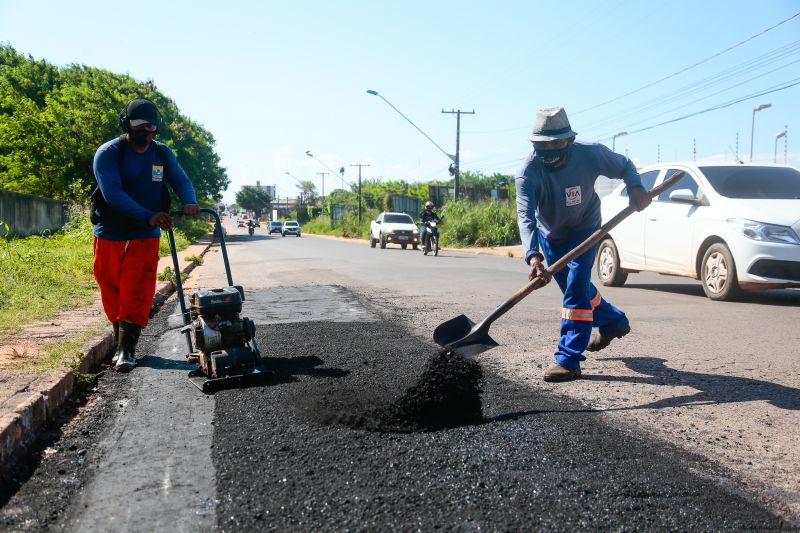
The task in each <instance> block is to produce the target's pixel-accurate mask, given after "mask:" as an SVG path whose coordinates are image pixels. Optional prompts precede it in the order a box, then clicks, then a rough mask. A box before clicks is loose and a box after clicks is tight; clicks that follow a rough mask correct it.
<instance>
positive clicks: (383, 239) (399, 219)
mask: <svg viewBox="0 0 800 533" xmlns="http://www.w3.org/2000/svg"><path fill="white" fill-rule="evenodd" d="M377 243H380V245H381V248H386V245H387V244H389V243H393V244H399V245H400V246H401V247H402V248H403V250H405V249H406V248H408V245H409V244H410V245H411V246H412V247H413V248H414V249H415V250H416V249H417V247H418V246H419V228H418V227H417V225H416V224H415V223H414V219H413V218H411V217H410V216H409V215H407V214H405V213H381V214H380V215H378V218H376V219H375V220H373V221H372V222H371V223H370V225H369V245H370V246H371V247H372V248H375V245H376V244H377Z"/></svg>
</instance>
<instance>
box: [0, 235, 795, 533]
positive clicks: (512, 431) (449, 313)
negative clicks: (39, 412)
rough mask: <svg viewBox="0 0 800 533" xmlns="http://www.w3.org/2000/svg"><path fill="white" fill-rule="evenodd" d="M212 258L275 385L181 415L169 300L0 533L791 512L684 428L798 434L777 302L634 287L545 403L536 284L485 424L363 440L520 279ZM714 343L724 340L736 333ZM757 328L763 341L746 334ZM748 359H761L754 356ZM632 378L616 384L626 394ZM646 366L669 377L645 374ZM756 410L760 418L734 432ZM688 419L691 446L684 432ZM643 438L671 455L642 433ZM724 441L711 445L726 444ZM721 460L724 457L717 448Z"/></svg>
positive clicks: (200, 403)
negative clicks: (762, 427) (627, 319)
mask: <svg viewBox="0 0 800 533" xmlns="http://www.w3.org/2000/svg"><path fill="white" fill-rule="evenodd" d="M257 231H258V230H257ZM229 254H230V258H231V264H232V267H233V270H234V272H233V275H234V281H235V282H236V283H237V284H241V285H244V286H245V288H246V293H247V296H248V301H247V302H246V305H245V313H244V314H245V315H246V316H249V317H250V318H251V319H253V320H254V321H255V322H256V324H257V333H258V341H259V345H260V347H261V349H262V350H263V351H264V352H265V353H266V354H267V355H268V358H269V359H268V360H269V362H270V365H271V368H272V369H273V370H274V371H275V373H276V375H275V379H274V380H273V382H272V383H271V384H270V385H269V386H265V387H253V388H245V389H240V390H228V391H221V392H219V393H217V394H216V395H215V396H213V397H210V396H204V395H202V394H200V393H199V391H197V390H196V389H195V388H194V387H192V386H191V385H190V384H188V383H187V381H186V372H187V370H188V367H187V365H186V364H185V362H184V360H183V353H184V351H185V347H184V344H183V339H182V337H181V336H180V335H179V334H178V333H177V330H176V328H177V317H176V316H172V317H171V318H170V316H169V314H170V313H172V312H174V309H175V306H174V301H173V302H172V305H167V306H165V307H164V309H163V310H162V312H161V313H160V314H159V316H158V317H157V318H156V319H155V320H154V321H153V322H152V323H151V326H149V328H148V329H147V330H146V333H147V335H148V336H147V337H145V340H144V342H143V349H144V350H146V351H147V353H150V354H151V355H150V356H148V358H147V359H146V360H145V364H144V365H143V367H141V368H138V369H137V370H135V371H134V372H132V373H131V374H129V375H116V374H110V375H108V376H104V377H103V378H101V379H100V381H99V383H98V385H97V387H96V389H95V390H94V391H92V394H91V395H90V397H89V400H88V402H87V403H86V404H85V405H84V406H82V407H81V408H80V409H78V408H76V413H77V414H76V416H75V417H74V418H72V419H71V420H70V421H68V422H67V423H66V424H65V425H64V426H62V427H60V428H53V431H52V432H51V433H50V434H49V435H47V436H46V437H45V439H43V441H42V443H41V446H40V451H39V453H38V454H37V455H36V456H35V457H34V459H35V460H34V461H32V462H31V463H30V464H29V465H28V468H22V469H20V472H19V475H18V481H19V482H20V483H21V486H20V488H19V489H18V490H16V491H14V492H13V494H11V495H9V496H8V497H7V499H6V500H0V503H5V505H4V506H3V507H2V509H0V528H3V527H4V528H6V529H8V530H23V529H24V530H32V529H34V530H35V529H41V530H66V531H75V530H86V529H91V530H107V529H112V528H113V529H115V530H127V531H138V530H161V529H169V530H186V531H198V530H222V531H239V530H254V529H258V530H262V529H265V530H286V529H290V528H291V529H293V530H375V529H390V530H412V529H422V530H430V529H435V528H443V529H448V530H453V529H459V530H479V529H482V530H509V529H516V530H518V529H537V530H565V529H570V530H597V529H614V530H628V529H637V530H658V531H661V530H703V531H717V530H739V529H780V528H786V527H792V526H791V524H792V523H794V524H795V525H796V522H793V520H794V518H792V515H791V514H787V511H786V509H791V499H792V497H793V495H792V493H791V492H788V493H785V494H783V493H782V495H781V497H780V498H778V499H777V500H776V499H769V498H764V497H763V494H762V493H761V492H759V491H758V490H745V489H746V488H747V487H746V484H743V483H742V478H741V477H739V475H740V474H741V472H737V471H736V470H735V469H734V470H731V469H730V465H729V464H726V463H725V462H724V461H722V462H717V461H711V460H710V459H709V457H710V456H712V457H713V454H708V453H705V451H706V448H704V447H703V446H700V445H699V444H697V443H699V442H700V441H703V440H707V439H706V437H707V436H708V435H707V434H706V433H704V431H705V429H704V428H701V429H697V426H698V425H702V424H703V423H704V422H705V423H706V424H707V425H708V426H709V427H710V426H714V425H715V424H716V420H715V419H714V416H712V415H708V413H707V412H706V411H704V409H707V408H708V407H707V404H710V405H712V406H713V408H714V409H717V410H724V409H726V408H728V406H738V405H739V404H740V403H741V402H739V401H738V399H739V398H740V397H741V396H742V395H745V396H746V397H747V402H748V408H750V409H751V413H756V414H757V416H755V417H754V418H756V419H757V420H761V419H762V418H763V416H764V415H766V416H769V414H770V410H772V409H775V410H778V413H780V414H782V415H784V416H785V415H790V417H792V416H796V414H795V413H797V410H798V407H799V406H800V399H798V396H800V395H798V394H797V387H796V385H795V384H794V383H793V382H789V383H787V384H785V385H779V384H776V383H772V382H770V381H767V380H766V379H764V380H759V378H760V377H767V376H766V374H769V373H770V372H778V373H781V372H783V371H786V370H791V369H792V366H791V363H786V362H785V361H784V360H785V358H786V350H785V349H784V350H783V351H782V352H780V353H782V354H783V357H780V354H779V353H778V347H779V346H785V344H784V343H783V342H782V341H785V339H786V338H793V337H792V336H795V337H796V335H797V333H796V331H795V330H796V317H797V307H798V305H800V298H799V297H798V294H797V293H796V292H793V291H780V292H778V293H775V294H770V295H759V296H756V297H754V298H748V300H747V301H745V302H743V303H736V304H729V305H726V306H722V307H720V306H719V304H716V303H713V302H708V301H707V300H705V299H704V298H703V297H702V296H701V295H702V290H701V289H700V288H699V285H696V286H695V285H693V284H692V283H691V282H684V281H682V280H672V279H670V278H658V277H654V276H645V275H641V276H638V277H637V276H632V277H631V280H630V283H631V284H633V285H634V286H632V287H629V288H624V289H617V290H610V291H603V293H604V295H605V296H607V297H608V298H610V299H611V300H612V301H613V302H614V303H615V304H616V305H619V306H621V307H623V308H624V309H625V310H626V312H627V313H628V314H629V316H631V318H632V322H633V324H634V333H637V334H638V335H637V336H636V337H635V338H633V339H628V338H626V339H622V341H620V343H619V349H618V350H617V351H614V352H612V353H611V354H609V355H607V356H605V357H596V358H592V359H591V360H590V361H589V362H587V365H586V366H587V369H586V371H587V374H588V375H589V377H588V379H584V380H580V381H578V382H574V383H570V384H566V385H560V386H557V387H553V386H550V385H547V384H543V383H542V382H541V381H540V379H541V372H542V367H543V366H545V365H546V364H548V361H549V357H550V354H551V353H552V349H553V346H554V344H555V337H556V335H557V317H558V316H559V314H560V313H559V312H558V310H559V308H560V295H559V294H558V290H557V288H556V287H555V286H554V285H553V286H548V287H546V288H544V289H542V290H540V291H537V292H536V293H534V294H533V295H531V296H530V297H529V298H528V299H527V300H525V301H523V302H522V303H521V304H520V305H519V306H518V307H517V308H516V309H514V310H513V311H512V312H511V313H509V315H508V316H507V317H505V318H504V319H502V320H501V321H499V322H498V323H496V324H495V325H494V326H493V327H492V335H493V337H494V338H495V339H496V340H498V342H500V343H501V346H500V347H498V348H495V349H494V350H492V352H490V353H488V354H486V355H484V356H481V358H480V359H479V362H480V366H481V368H482V371H483V376H484V379H483V382H482V388H483V394H482V395H481V399H482V405H483V416H482V418H481V419H480V420H473V421H471V422H469V423H460V424H455V425H453V427H435V428H428V430H427V431H411V432H402V433H401V432H386V431H383V432H381V431H372V430H365V429H363V426H364V424H363V423H362V421H363V420H365V419H367V418H369V417H370V416H372V415H374V413H375V412H381V409H384V408H387V407H391V406H395V405H397V401H398V399H399V398H402V397H403V395H404V394H405V392H406V391H407V390H408V389H409V387H415V386H417V387H418V386H419V385H420V383H421V381H422V380H424V379H425V376H426V374H425V371H426V368H427V365H429V364H430V362H431V360H432V359H433V358H435V357H436V355H437V353H438V352H437V349H436V347H435V346H434V345H433V344H432V342H431V341H430V334H431V332H432V330H433V328H434V327H435V326H436V325H437V324H438V323H439V322H441V321H443V320H445V319H447V318H451V317H453V316H455V315H457V314H460V313H461V312H465V313H466V314H467V315H468V316H470V317H472V318H473V319H479V318H482V317H483V316H484V315H485V314H487V313H488V312H490V311H491V310H492V309H493V308H494V307H495V306H497V305H499V304H500V303H501V302H502V301H503V300H504V299H505V298H507V297H508V296H510V295H511V294H512V293H513V292H514V291H515V290H516V289H517V288H518V287H519V286H520V285H521V284H522V283H523V282H524V281H525V271H524V269H523V268H522V265H521V263H520V262H518V261H514V260H510V259H507V258H498V257H479V256H468V255H463V254H447V253H445V254H443V255H441V256H440V257H435V258H434V257H423V256H422V254H421V253H419V252H412V251H410V250H408V251H402V250H400V249H399V248H392V247H390V248H388V249H386V250H379V249H376V250H372V249H370V248H369V247H368V246H365V245H363V244H360V243H350V242H340V241H334V240H327V239H321V238H313V237H306V236H303V237H302V238H294V237H287V238H281V237H280V236H277V237H267V236H266V235H265V234H264V233H263V230H262V233H257V234H256V237H255V238H253V239H249V238H247V236H246V233H242V234H241V235H237V234H234V235H231V236H230V239H229ZM219 255H220V254H219V253H218V252H211V253H209V254H208V255H207V256H206V265H204V266H203V267H202V268H201V269H199V283H200V285H201V286H203V287H215V286H221V285H223V284H224V283H223V280H224V274H223V271H222V261H221V259H220V257H219ZM665 279H666V281H668V283H665V282H664V281H665ZM654 281H655V282H656V283H653V282H654ZM712 309H713V310H714V313H711V312H710V311H709V310H712ZM743 314H744V315H747V317H748V318H747V320H746V321H743V320H742V319H741V317H742V315H743ZM751 315H752V316H751ZM787 315H788V316H787ZM554 317H556V318H554ZM733 321H736V324H741V325H738V326H737V327H732V322H733ZM764 324H769V325H770V329H771V334H767V333H765V332H763V331H761V330H760V329H759V328H763V327H764ZM776 332H777V335H776ZM745 335H746V336H747V338H748V343H747V344H746V345H744V346H743V343H742V342H741V338H743V336H745ZM781 335H785V337H781ZM776 336H777V337H778V338H777V340H775V339H774V337H776ZM631 337H633V334H632V336H631ZM689 338H691V342H689V340H687V339H689ZM770 339H771V340H770ZM770 342H772V345H773V346H774V347H775V351H776V353H775V354H773V355H769V346H770V345H769V343H770ZM756 343H762V344H761V346H759V347H758V348H757V349H756V348H755V347H754V346H755V344H756ZM712 344H714V350H713V353H711V351H710V350H709V347H710V346H712ZM748 349H752V350H753V351H754V352H755V351H756V350H757V351H758V354H759V357H760V358H761V359H762V362H763V367H764V369H763V370H760V371H759V370H753V371H750V373H749V374H748V375H749V376H751V377H750V378H749V379H750V380H751V381H752V383H747V382H745V381H744V378H743V377H736V376H732V375H729V374H730V373H729V372H726V371H724V370H722V369H721V367H722V366H723V363H720V362H719V361H718V360H717V359H715V357H713V356H714V354H716V353H720V354H722V355H721V357H722V360H723V361H724V362H727V365H728V367H731V368H732V369H733V370H734V371H738V370H737V369H738V366H737V365H739V363H738V361H739V360H740V359H746V358H747V357H746V356H747V355H748V352H747V350H748ZM726 350H727V351H726ZM765 353H766V354H767V355H764V354H765ZM628 354H631V355H635V356H636V357H630V356H629V355H628ZM698 354H700V355H701V357H698ZM790 355H791V354H790ZM698 359H702V360H704V361H713V365H712V366H713V367H714V368H716V369H717V370H716V375H717V376H718V377H720V378H725V379H723V380H722V382H721V383H720V384H719V387H716V385H715V386H709V383H712V384H713V383H715V382H714V380H713V379H705V378H704V377H703V376H712V373H711V372H710V373H708V374H705V373H700V372H696V371H694V370H696V369H695V367H692V366H691V364H690V363H691V362H692V361H697V360H698ZM790 359H791V358H790ZM676 361H677V362H679V365H678V366H680V365H682V366H680V368H676V365H675V362H676ZM749 364H750V365H751V366H753V367H758V365H757V364H756V363H754V362H753V361H750V363H749ZM637 365H639V366H638V367H637ZM632 367H636V368H637V370H636V372H635V373H633V372H632V374H635V375H631V376H628V375H627V374H626V373H625V370H628V371H631V369H632ZM661 367H669V372H664V373H659V372H658V369H659V368H661ZM690 370H691V371H690ZM708 370H709V371H712V370H713V369H712V368H708ZM648 372H649V373H650V374H651V377H650V378H643V377H642V376H643V375H645V376H646V375H647V373H648ZM743 372H744V371H743ZM758 372H762V374H759V373H758ZM634 378H636V379H634ZM691 379H694V381H690V380H691ZM726 380H727V381H726ZM698 386H699V387H701V392H702V393H703V394H705V399H706V400H708V398H711V400H712V401H711V402H707V401H706V402H704V401H700V402H699V406H698V405H695V403H691V404H690V403H688V402H683V403H682V402H681V401H676V399H678V400H679V399H680V398H684V397H692V395H693V394H695V395H696V390H695V392H694V393H692V392H691V390H689V391H688V392H687V389H696V388H697V387H698ZM715 387H716V388H715ZM731 387H734V388H735V389H734V390H733V391H731V390H728V389H731ZM778 387H782V389H781V388H778ZM651 389H655V390H651ZM726 390H727V393H726V392H725V391H726ZM726 394H727V395H728V396H727V397H729V399H726ZM701 400H702V398H701ZM659 402H660V404H659ZM762 404H766V407H763V405H762ZM758 406H761V407H759V408H760V409H761V411H758V410H753V409H755V408H756V407H758ZM764 409H767V410H766V411H764ZM641 413H644V414H645V415H644V416H643V417H642V416H640V415H641ZM665 413H666V414H665ZM648 416H655V417H656V418H655V419H652V418H648ZM637 417H638V418H637ZM683 419H687V420H688V422H686V426H687V427H691V426H694V427H695V428H696V429H695V430H694V433H692V432H691V431H689V433H686V432H684V433H681V429H683ZM653 420H656V422H653ZM676 420H677V421H676ZM659 421H660V425H661V426H663V427H665V428H668V430H669V434H672V433H675V434H676V435H677V436H678V437H679V438H676V439H669V438H664V435H663V434H659V432H658V431H657V430H655V429H653V427H652V426H653V425H654V424H655V425H658V422H659ZM726 423H727V424H728V430H730V427H731V426H733V427H734V428H735V426H736V424H737V422H736V421H732V420H726ZM738 423H743V422H741V421H740V422H738ZM648 424H649V425H648ZM775 426H778V427H780V424H773V427H775ZM795 427H796V426H795ZM708 431H711V430H708ZM776 431H777V430H776ZM763 435H764V434H762V439H761V440H762V441H763V440H764V439H763ZM790 436H791V435H790ZM790 436H789V437H790ZM684 437H685V438H686V439H688V440H686V441H685V442H682V441H681V440H680V439H683V438H684ZM726 438H727V437H726ZM730 438H731V440H732V441H733V440H734V437H730ZM787 438H788V437H787ZM692 439H694V440H692ZM711 440H712V441H713V436H712V439H711ZM716 446H718V447H719V450H721V451H724V450H728V451H727V453H729V455H732V456H734V457H735V456H736V455H735V452H736V450H738V448H736V447H735V446H733V447H728V448H725V446H723V445H722V444H718V445H716ZM706 447H707V446H706ZM693 448H696V452H697V453H693V452H694V450H693ZM765 453H766V454H768V453H769V450H768V449H767V451H766V452H764V451H761V455H764V454H765ZM754 455H755V454H754ZM754 475H755V474H754ZM745 479H748V478H745ZM752 480H755V481H758V477H757V476H755V477H754V478H752ZM794 480H795V481H794V482H795V483H796V478H794ZM755 481H754V483H755ZM789 483H791V480H789ZM751 488H752V487H751ZM781 498H782V499H781ZM776 501H777V503H776ZM781 501H783V503H784V504H785V505H783V506H782V505H781V504H780V502H781ZM787 502H788V503H787Z"/></svg>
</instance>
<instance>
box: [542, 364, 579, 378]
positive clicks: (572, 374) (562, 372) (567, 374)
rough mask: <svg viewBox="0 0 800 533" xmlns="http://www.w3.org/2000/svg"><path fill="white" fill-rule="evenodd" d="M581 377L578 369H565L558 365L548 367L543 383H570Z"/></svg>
mask: <svg viewBox="0 0 800 533" xmlns="http://www.w3.org/2000/svg"><path fill="white" fill-rule="evenodd" d="M579 377H581V369H580V368H567V367H565V366H561V365H559V364H558V363H553V364H552V365H550V368H548V369H547V370H546V371H545V373H544V380H545V381H572V380H573V379H578V378H579Z"/></svg>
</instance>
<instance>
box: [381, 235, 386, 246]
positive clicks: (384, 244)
mask: <svg viewBox="0 0 800 533" xmlns="http://www.w3.org/2000/svg"><path fill="white" fill-rule="evenodd" d="M384 248H386V236H385V235H384V234H383V233H381V249H384Z"/></svg>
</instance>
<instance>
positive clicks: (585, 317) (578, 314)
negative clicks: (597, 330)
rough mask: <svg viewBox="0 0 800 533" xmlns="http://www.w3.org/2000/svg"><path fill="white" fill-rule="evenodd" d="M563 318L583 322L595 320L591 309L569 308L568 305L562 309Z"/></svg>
mask: <svg viewBox="0 0 800 533" xmlns="http://www.w3.org/2000/svg"><path fill="white" fill-rule="evenodd" d="M561 318H564V319H566V320H580V321H583V322H591V321H592V320H593V318H592V310H591V309H567V308H566V307H564V308H563V309H562V312H561Z"/></svg>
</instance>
